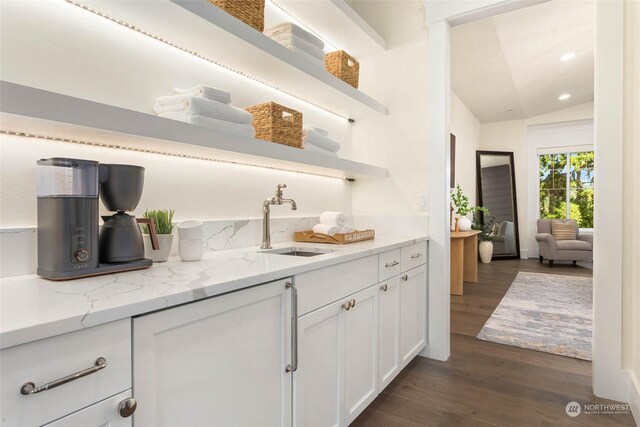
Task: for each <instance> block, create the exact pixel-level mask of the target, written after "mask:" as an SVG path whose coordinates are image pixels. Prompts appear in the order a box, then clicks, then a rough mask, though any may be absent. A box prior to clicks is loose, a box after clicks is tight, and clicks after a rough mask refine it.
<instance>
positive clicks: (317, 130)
mask: <svg viewBox="0 0 640 427" xmlns="http://www.w3.org/2000/svg"><path fill="white" fill-rule="evenodd" d="M303 127H304V129H306V130H312V131H314V132H315V133H319V134H320V135H322V136H329V131H328V130H324V129H322V128H319V127H318V126H314V125H304V126H303Z"/></svg>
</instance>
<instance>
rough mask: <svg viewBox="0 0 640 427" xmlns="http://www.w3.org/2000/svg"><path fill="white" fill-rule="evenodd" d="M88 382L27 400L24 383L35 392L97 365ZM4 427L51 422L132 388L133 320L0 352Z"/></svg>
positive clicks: (88, 376) (79, 380) (81, 381)
mask: <svg viewBox="0 0 640 427" xmlns="http://www.w3.org/2000/svg"><path fill="white" fill-rule="evenodd" d="M99 357H103V358H104V359H105V360H106V367H105V368H103V369H100V370H98V371H96V372H94V373H91V374H89V375H87V376H85V377H82V378H78V379H75V380H73V381H71V382H68V383H66V384H63V385H60V386H59V387H56V388H50V389H49V390H45V391H41V392H39V393H36V394H30V395H23V394H21V392H20V390H21V388H22V386H23V384H25V383H26V382H33V383H34V384H35V386H36V387H38V386H42V385H44V384H45V383H51V382H53V381H55V380H57V379H60V378H63V377H65V376H67V375H71V374H74V373H77V372H80V371H83V370H85V369H88V368H91V367H94V366H95V362H96V360H97V359H98V358H99ZM0 373H1V378H2V379H1V380H0V381H1V383H0V385H1V389H0V397H1V401H2V403H1V404H0V405H1V408H0V409H1V411H2V426H3V427H9V426H35V425H42V424H45V423H47V422H51V421H53V420H55V419H58V418H60V417H62V416H64V415H67V414H70V413H72V412H74V411H77V410H79V409H81V408H84V407H87V406H89V405H91V404H93V403H95V402H98V401H100V400H103V399H105V398H107V397H109V396H113V395H115V394H117V393H120V392H122V391H124V390H127V389H129V388H131V320H130V319H123V320H119V321H117V322H112V323H108V324H105V325H100V326H96V327H93V328H89V329H84V330H81V331H76V332H71V333H68V334H64V335H59V336H56V337H52V338H47V339H44V340H39V341H35V342H32V343H28V344H23V345H19V346H15V347H10V348H7V349H4V350H2V351H1V352H0Z"/></svg>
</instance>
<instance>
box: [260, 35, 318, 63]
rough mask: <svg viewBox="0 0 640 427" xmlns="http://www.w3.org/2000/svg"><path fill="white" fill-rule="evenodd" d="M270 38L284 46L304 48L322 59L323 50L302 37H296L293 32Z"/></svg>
mask: <svg viewBox="0 0 640 427" xmlns="http://www.w3.org/2000/svg"><path fill="white" fill-rule="evenodd" d="M271 38H272V39H273V40H275V41H277V42H278V43H280V44H281V45H282V46H284V47H287V48H288V47H295V48H297V49H301V50H304V51H305V52H307V53H308V54H309V55H311V56H313V57H315V58H318V59H320V60H322V61H324V51H323V50H322V49H320V48H319V47H317V46H314V45H313V44H311V43H309V42H308V41H306V40H305V39H303V38H302V37H298V36H296V35H295V34H291V33H282V34H277V35H275V36H273V37H271Z"/></svg>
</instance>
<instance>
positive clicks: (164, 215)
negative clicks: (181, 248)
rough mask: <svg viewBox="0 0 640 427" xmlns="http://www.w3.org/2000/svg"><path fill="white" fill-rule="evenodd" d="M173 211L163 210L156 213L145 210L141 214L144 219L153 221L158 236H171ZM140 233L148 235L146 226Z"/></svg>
mask: <svg viewBox="0 0 640 427" xmlns="http://www.w3.org/2000/svg"><path fill="white" fill-rule="evenodd" d="M173 214H174V211H173V209H163V210H157V211H150V210H146V211H144V213H143V214H142V216H143V217H145V218H150V219H153V222H154V223H155V225H156V233H158V234H171V232H172V231H173ZM142 232H143V233H145V234H149V228H148V227H147V226H146V225H143V226H142Z"/></svg>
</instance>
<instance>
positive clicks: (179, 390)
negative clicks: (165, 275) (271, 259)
mask: <svg viewBox="0 0 640 427" xmlns="http://www.w3.org/2000/svg"><path fill="white" fill-rule="evenodd" d="M291 293H292V290H291V289H288V288H286V282H285V281H284V280H282V281H278V282H273V283H268V284H264V285H259V286H255V287H252V288H249V289H246V290H241V291H238V292H233V293H230V294H226V295H223V296H219V297H215V298H210V299H207V300H203V301H199V302H195V303H191V304H186V305H183V306H181V307H177V308H171V309H167V310H164V311H161V312H158V313H154V314H149V315H146V316H142V317H139V318H136V319H134V321H133V331H134V332H133V393H134V396H135V398H136V399H137V401H138V410H137V411H136V413H135V414H134V424H135V425H136V426H138V427H148V426H153V427H162V426H171V427H174V426H189V427H199V426H203V427H204V426H207V427H209V426H234V427H255V426H269V427H272V426H273V427H276V426H290V425H291V374H290V373H288V372H286V366H287V365H288V364H289V363H291V354H290V350H291V331H290V327H291V318H290V313H291V311H290V310H291Z"/></svg>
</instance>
